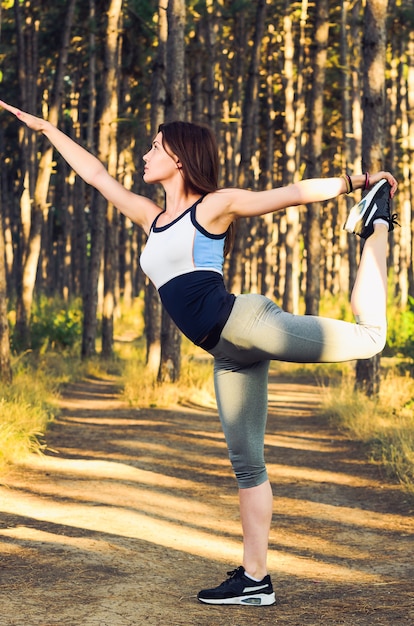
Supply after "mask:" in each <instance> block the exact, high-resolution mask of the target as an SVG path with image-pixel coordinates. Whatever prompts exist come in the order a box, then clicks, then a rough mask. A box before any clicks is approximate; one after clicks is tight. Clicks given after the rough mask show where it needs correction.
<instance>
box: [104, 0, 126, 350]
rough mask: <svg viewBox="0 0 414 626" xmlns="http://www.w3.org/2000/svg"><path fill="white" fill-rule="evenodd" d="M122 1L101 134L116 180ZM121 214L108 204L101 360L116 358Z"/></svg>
mask: <svg viewBox="0 0 414 626" xmlns="http://www.w3.org/2000/svg"><path fill="white" fill-rule="evenodd" d="M121 10H122V0H112V2H111V5H110V8H109V11H108V28H107V32H108V35H107V38H106V49H105V57H106V68H107V76H106V80H105V91H106V95H105V96H104V97H105V100H106V102H107V107H105V109H104V111H103V113H102V118H101V126H100V133H99V141H100V158H101V160H104V162H107V163H108V172H109V173H110V174H111V176H113V177H116V170H117V162H118V146H117V129H118V124H117V119H118V92H119V72H118V66H119V50H120V45H121V37H120V30H121V20H122V13H121ZM118 223H119V214H118V212H117V211H116V209H115V208H114V206H113V204H111V203H108V205H107V209H106V218H105V245H104V299H103V309H102V357H103V358H109V357H111V356H112V354H113V343H114V310H115V304H116V297H115V287H116V276H117V269H118V264H117V260H118V257H117V254H116V250H117V247H118V246H117V243H118Z"/></svg>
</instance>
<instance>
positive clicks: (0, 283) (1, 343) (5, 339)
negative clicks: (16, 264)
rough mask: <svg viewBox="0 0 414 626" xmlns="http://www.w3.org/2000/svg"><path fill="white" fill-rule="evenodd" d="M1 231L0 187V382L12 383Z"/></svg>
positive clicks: (0, 201)
mask: <svg viewBox="0 0 414 626" xmlns="http://www.w3.org/2000/svg"><path fill="white" fill-rule="evenodd" d="M0 153H1V154H3V133H1V134H0ZM0 184H1V178H0ZM5 258H6V255H5V250H4V231H3V193H2V187H0V381H1V382H3V383H6V384H9V383H11V381H12V368H11V361H10V337H9V322H8V318H7V288H6V284H7V283H6V267H5Z"/></svg>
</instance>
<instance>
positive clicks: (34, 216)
mask: <svg viewBox="0 0 414 626" xmlns="http://www.w3.org/2000/svg"><path fill="white" fill-rule="evenodd" d="M75 4H76V0H70V2H69V3H68V6H67V11H66V18H65V27H64V30H63V38H62V47H61V51H60V54H59V60H58V64H57V68H56V75H55V81H54V85H53V99H52V104H51V106H50V109H49V116H48V119H49V121H50V122H51V123H52V124H55V125H56V124H57V122H58V117H59V111H60V106H61V102H62V86H63V80H64V76H65V71H66V65H67V61H68V54H69V40H70V33H71V28H72V22H73V16H74V11H75ZM35 75H36V73H33V75H32V77H33V76H35ZM52 159H53V147H52V146H50V145H49V144H47V145H46V147H45V148H44V149H43V152H42V155H41V158H40V162H39V169H38V175H37V180H36V186H35V190H34V198H33V207H32V213H31V222H30V234H29V239H28V242H27V249H26V253H25V257H24V263H23V272H22V289H21V291H20V293H19V296H18V304H17V319H16V333H17V338H18V342H19V344H20V346H21V347H23V346H24V344H25V343H26V344H27V342H28V341H29V326H28V325H29V321H30V315H31V308H32V302H33V291H34V287H35V282H36V273H37V268H38V263H39V256H40V249H41V238H42V227H43V222H44V219H45V217H46V216H47V212H48V203H47V196H48V191H49V184H50V177H51V173H52Z"/></svg>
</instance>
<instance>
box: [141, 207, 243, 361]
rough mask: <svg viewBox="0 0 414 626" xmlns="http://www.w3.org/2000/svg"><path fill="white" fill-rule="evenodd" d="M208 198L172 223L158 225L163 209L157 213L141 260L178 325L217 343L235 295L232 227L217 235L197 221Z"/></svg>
mask: <svg viewBox="0 0 414 626" xmlns="http://www.w3.org/2000/svg"><path fill="white" fill-rule="evenodd" d="M202 199H203V197H201V198H200V199H199V200H197V201H196V202H195V203H194V204H193V205H192V206H191V207H190V208H189V209H187V210H186V211H185V212H184V213H182V214H181V215H179V216H178V217H177V218H176V219H175V220H174V221H173V222H171V223H170V224H167V225H166V226H157V220H158V218H159V215H158V216H157V217H156V218H155V220H154V222H153V224H152V226H151V229H150V233H149V236H148V240H147V243H146V245H145V248H144V250H143V252H142V254H141V258H140V263H141V267H142V270H143V271H144V272H145V274H146V275H147V276H148V277H149V279H150V280H151V281H152V282H153V284H154V285H155V287H156V289H157V290H158V293H159V294H160V298H161V302H162V304H163V306H164V307H165V309H166V310H167V312H168V313H169V315H170V317H171V318H172V320H173V321H174V322H175V324H176V325H177V326H178V328H179V329H180V330H181V331H182V332H183V333H184V335H186V336H187V337H188V338H189V339H190V340H191V341H192V342H193V343H195V344H196V345H201V347H203V348H205V349H211V348H213V347H214V346H215V345H216V343H217V342H218V340H219V338H220V333H221V331H222V329H223V327H224V325H225V323H226V321H227V319H228V317H229V315H230V313H231V310H232V308H233V304H234V299H235V296H234V295H233V294H230V293H229V292H228V291H227V289H226V288H225V285H224V280H223V263H224V254H223V250H224V240H225V237H226V233H224V234H222V235H213V234H211V233H209V232H207V231H206V230H205V229H204V228H203V227H202V226H201V225H200V224H199V223H198V222H197V219H196V208H197V205H198V204H199V203H200V202H201V200H202ZM160 215H161V214H160Z"/></svg>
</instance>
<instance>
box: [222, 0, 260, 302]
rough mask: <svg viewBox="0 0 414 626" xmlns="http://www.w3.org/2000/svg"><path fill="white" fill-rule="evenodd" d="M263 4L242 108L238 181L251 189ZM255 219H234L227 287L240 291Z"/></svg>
mask: <svg viewBox="0 0 414 626" xmlns="http://www.w3.org/2000/svg"><path fill="white" fill-rule="evenodd" d="M266 8H267V7H266V0H258V2H257V6H256V20H255V31H254V37H253V44H252V46H251V52H250V54H251V56H250V62H249V70H248V76H247V81H246V90H245V94H244V100H243V106H242V112H241V117H242V136H241V146H240V164H239V169H238V183H237V184H238V186H240V187H248V188H251V189H253V188H254V187H255V185H256V184H257V177H255V175H254V167H252V163H253V157H254V154H255V149H256V145H257V136H256V134H255V126H256V117H257V111H258V91H259V65H260V53H261V45H262V39H263V33H264V24H265V18H266ZM254 222H255V220H254V219H250V220H246V219H243V220H240V221H239V222H238V223H237V228H236V238H235V244H234V247H233V250H232V254H231V259H230V267H229V283H230V285H229V288H230V289H231V290H235V291H237V292H239V293H240V292H242V291H244V290H245V289H246V288H247V285H246V284H245V283H246V281H247V277H246V275H245V274H246V273H245V268H246V250H247V249H248V243H247V239H248V235H249V230H250V228H254V227H255V226H254ZM251 253H252V250H251V249H250V250H248V255H249V256H250V254H251Z"/></svg>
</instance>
